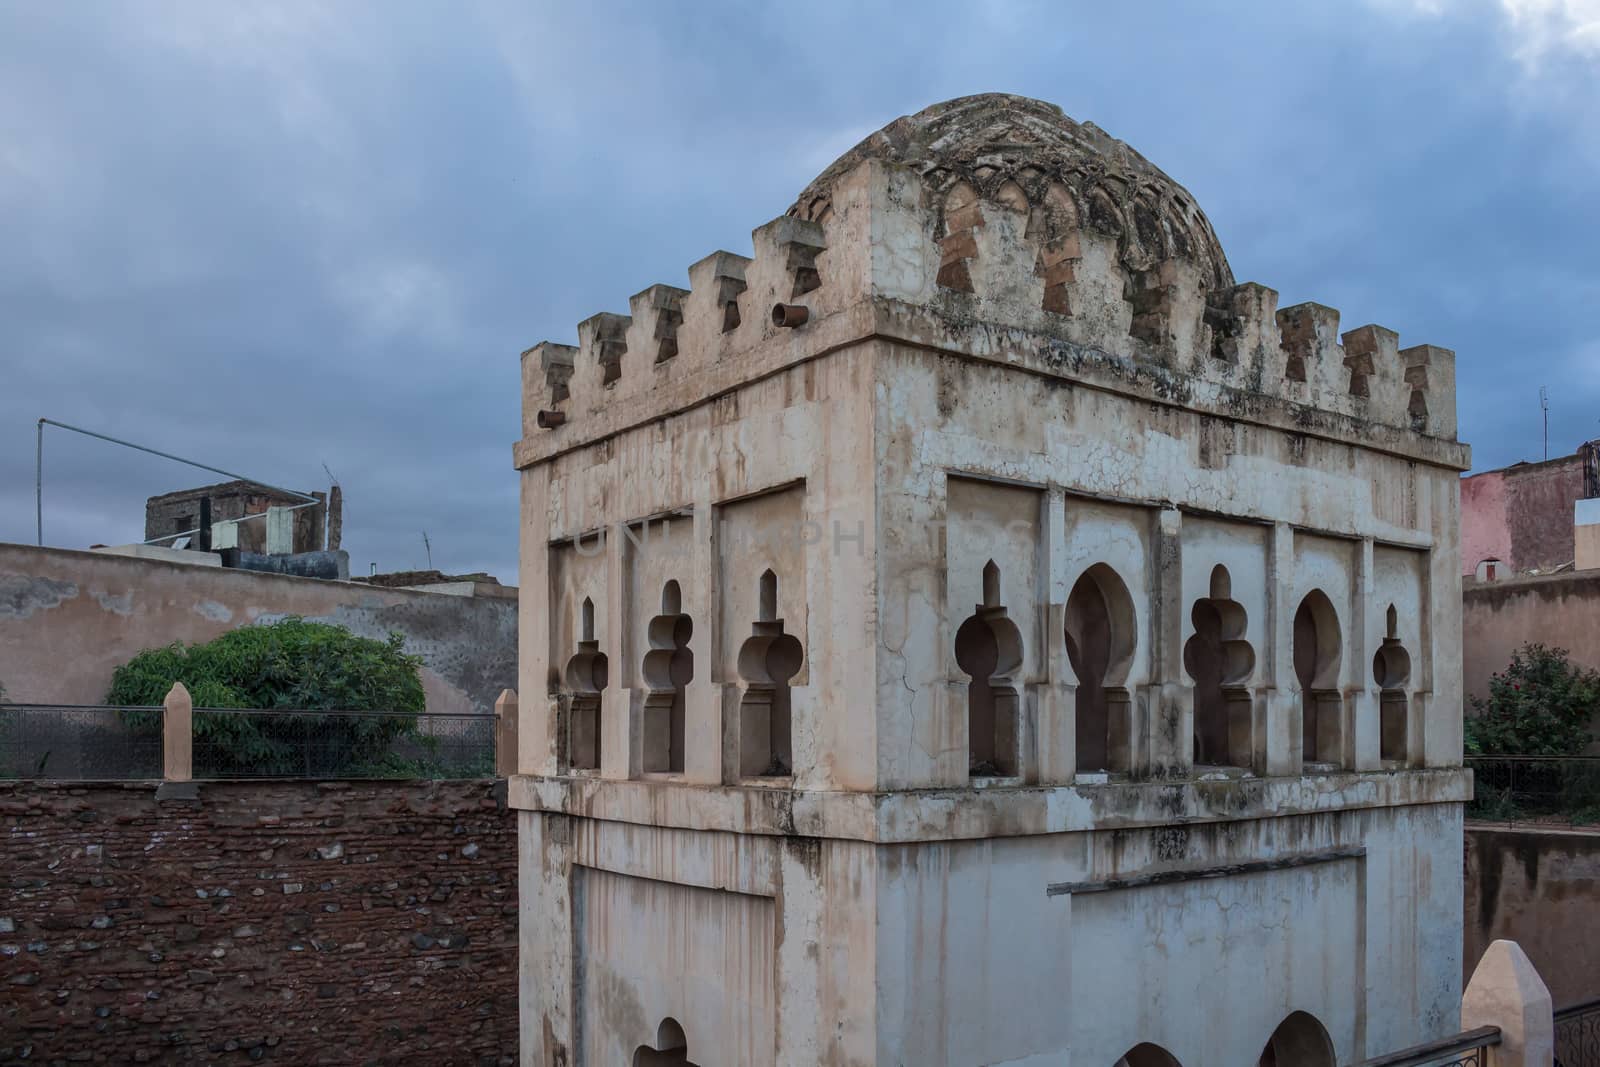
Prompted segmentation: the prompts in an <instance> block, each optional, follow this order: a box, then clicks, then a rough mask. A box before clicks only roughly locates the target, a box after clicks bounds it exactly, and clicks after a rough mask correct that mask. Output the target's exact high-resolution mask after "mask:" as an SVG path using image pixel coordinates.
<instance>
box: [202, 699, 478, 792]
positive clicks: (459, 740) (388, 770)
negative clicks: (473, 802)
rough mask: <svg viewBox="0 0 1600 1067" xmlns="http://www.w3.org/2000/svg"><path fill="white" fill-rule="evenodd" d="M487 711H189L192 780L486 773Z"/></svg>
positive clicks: (206, 709) (463, 775) (470, 774)
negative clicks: (456, 713)
mask: <svg viewBox="0 0 1600 1067" xmlns="http://www.w3.org/2000/svg"><path fill="white" fill-rule="evenodd" d="M494 722H495V719H494V716H492V715H448V714H440V713H407V712H392V713H390V712H349V711H297V710H270V711H263V710H255V709H225V708H196V709H195V712H194V776H195V777H196V778H492V777H494Z"/></svg>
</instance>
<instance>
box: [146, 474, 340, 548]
mask: <svg viewBox="0 0 1600 1067" xmlns="http://www.w3.org/2000/svg"><path fill="white" fill-rule="evenodd" d="M306 496H310V497H314V498H315V499H316V503H314V504H311V503H308V501H306V500H305V499H304V497H297V496H294V495H292V494H290V493H285V492H281V491H279V490H276V489H270V488H267V487H266V486H262V485H258V484H256V483H254V482H245V481H233V482H222V483H219V484H217V485H203V486H200V487H198V488H195V489H180V490H178V491H177V492H173V493H166V494H164V495H162V496H153V497H151V498H150V499H149V500H147V501H145V506H144V537H145V540H146V541H150V542H158V543H161V544H164V545H166V546H167V547H170V548H192V549H210V548H213V547H216V548H226V547H236V548H238V549H239V550H240V551H241V552H254V553H266V552H269V551H273V552H274V553H275V554H282V553H285V552H286V553H301V552H319V551H322V550H323V549H327V550H329V551H332V550H335V549H337V548H338V547H339V539H340V533H341V526H342V521H341V520H342V514H341V512H342V500H341V494H340V491H339V487H338V486H334V487H333V490H332V492H331V494H329V493H322V492H312V493H307V494H306ZM207 502H209V514H207V512H206V503H207ZM272 508H289V509H293V510H292V511H290V512H288V515H289V516H290V519H289V520H288V522H289V524H290V525H289V530H288V532H289V537H288V539H289V541H290V543H289V545H287V546H276V545H275V546H273V547H272V548H271V549H269V547H268V537H267V526H268V519H267V511H268V510H269V509H272ZM204 520H209V524H210V527H211V530H215V528H216V527H217V526H219V525H222V524H233V525H232V527H231V529H227V530H225V531H219V532H220V533H223V534H224V536H221V537H217V536H212V535H211V533H210V532H209V531H208V532H207V534H206V535H205V536H200V535H197V534H196V532H195V531H198V530H199V529H200V527H201V525H202V523H203V521H204ZM241 520H243V521H241ZM223 542H231V543H228V544H225V543H223Z"/></svg>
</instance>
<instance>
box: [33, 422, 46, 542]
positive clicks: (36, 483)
mask: <svg viewBox="0 0 1600 1067" xmlns="http://www.w3.org/2000/svg"><path fill="white" fill-rule="evenodd" d="M37 431H38V432H37V434H36V436H35V439H34V443H33V522H34V529H35V531H36V532H37V533H38V537H39V547H40V548H43V547H44V420H43V419H40V420H39V425H38V428H37Z"/></svg>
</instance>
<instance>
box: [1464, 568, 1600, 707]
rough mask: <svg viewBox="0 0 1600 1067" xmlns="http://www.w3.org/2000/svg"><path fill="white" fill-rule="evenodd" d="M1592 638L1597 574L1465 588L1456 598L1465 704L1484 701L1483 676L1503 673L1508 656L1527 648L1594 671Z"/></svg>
mask: <svg viewBox="0 0 1600 1067" xmlns="http://www.w3.org/2000/svg"><path fill="white" fill-rule="evenodd" d="M1597 633H1600V571H1577V572H1567V573H1564V574H1550V575H1541V576H1536V577H1528V578H1509V579H1503V580H1500V581H1495V582H1470V581H1469V582H1467V583H1466V585H1465V586H1464V587H1463V589H1462V592H1461V650H1462V659H1463V661H1464V666H1465V668H1466V693H1467V696H1468V697H1469V700H1470V698H1471V697H1474V696H1476V697H1484V696H1487V695H1488V692H1489V676H1490V675H1492V674H1494V673H1495V672H1496V671H1500V670H1504V669H1505V666H1506V664H1508V663H1510V662H1511V656H1512V653H1514V652H1515V651H1516V650H1517V649H1518V648H1520V647H1522V646H1523V645H1524V644H1527V643H1529V642H1537V643H1540V644H1545V645H1552V646H1555V647H1558V648H1564V649H1566V650H1567V651H1568V652H1570V653H1571V654H1572V659H1573V661H1574V662H1576V663H1580V664H1582V665H1583V666H1585V667H1593V668H1596V669H1600V641H1596V640H1595V639H1594V635H1595V634H1597ZM1470 710H1471V705H1470V703H1469V705H1468V712H1469V714H1470Z"/></svg>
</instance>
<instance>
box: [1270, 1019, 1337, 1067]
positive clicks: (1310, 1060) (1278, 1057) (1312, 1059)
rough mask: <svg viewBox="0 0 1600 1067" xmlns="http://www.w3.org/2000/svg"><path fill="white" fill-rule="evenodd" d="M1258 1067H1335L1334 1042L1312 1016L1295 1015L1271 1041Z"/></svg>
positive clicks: (1273, 1034)
mask: <svg viewBox="0 0 1600 1067" xmlns="http://www.w3.org/2000/svg"><path fill="white" fill-rule="evenodd" d="M1257 1067H1335V1061H1334V1053H1333V1038H1331V1037H1329V1036H1328V1028H1327V1027H1325V1026H1323V1025H1322V1023H1321V1022H1320V1021H1318V1019H1317V1017H1316V1016H1315V1015H1312V1014H1311V1013H1310V1012H1304V1011H1296V1012H1291V1013H1290V1014H1289V1015H1288V1017H1286V1018H1285V1019H1284V1020H1283V1022H1281V1023H1279V1024H1278V1028H1277V1029H1276V1030H1274V1031H1272V1036H1271V1037H1269V1038H1267V1044H1266V1046H1265V1047H1264V1048H1263V1049H1262V1050H1261V1058H1260V1060H1259V1061H1258V1062H1257Z"/></svg>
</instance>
